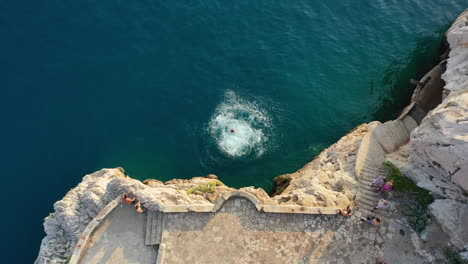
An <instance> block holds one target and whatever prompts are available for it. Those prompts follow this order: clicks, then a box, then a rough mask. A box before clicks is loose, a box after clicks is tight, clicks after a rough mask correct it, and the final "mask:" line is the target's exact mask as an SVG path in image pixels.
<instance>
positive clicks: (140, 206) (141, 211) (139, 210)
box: [135, 202, 145, 214]
mask: <svg viewBox="0 0 468 264" xmlns="http://www.w3.org/2000/svg"><path fill="white" fill-rule="evenodd" d="M135 210H136V211H137V213H139V214H142V213H144V212H145V210H144V209H143V206H142V205H141V202H137V203H136V204H135Z"/></svg>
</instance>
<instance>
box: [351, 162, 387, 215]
mask: <svg viewBox="0 0 468 264" xmlns="http://www.w3.org/2000/svg"><path fill="white" fill-rule="evenodd" d="M375 168H376V169H373V170H372V171H370V170H369V171H368V170H364V171H362V174H361V176H360V180H359V191H358V194H357V195H356V207H355V209H356V211H357V212H359V213H358V214H357V215H356V216H358V217H364V218H365V217H367V216H376V217H383V215H382V213H381V211H379V210H375V211H374V212H372V209H373V208H374V206H375V203H376V202H377V201H378V200H379V199H381V198H384V197H383V194H382V193H381V192H379V191H375V190H374V189H373V187H371V183H372V180H374V179H375V178H377V177H379V176H385V170H384V168H383V166H382V165H380V166H379V167H377V166H376V167H375Z"/></svg>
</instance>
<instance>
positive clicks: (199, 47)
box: [0, 0, 467, 263]
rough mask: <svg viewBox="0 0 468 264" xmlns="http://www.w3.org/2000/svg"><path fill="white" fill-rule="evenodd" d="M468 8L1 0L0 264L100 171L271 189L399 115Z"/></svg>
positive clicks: (33, 240)
mask: <svg viewBox="0 0 468 264" xmlns="http://www.w3.org/2000/svg"><path fill="white" fill-rule="evenodd" d="M466 7H467V1H466V0H426V1H421V0H417V1H414V0H401V1H396V0H393V1H391V0H386V1H376V0H366V1H352V0H340V1H338V0H333V1H305V0H298V1H263V0H254V1H245V0H237V1H219V0H218V1H217V0H213V1H207V0H191V1H185V0H181V1H159V0H143V1H122V0H112V1H111V0H102V1H89V0H88V1H87V0H84V1H71V0H60V1H57V0H53V1H52V0H43V1H22V0H15V1H13V0H10V1H9V0H0V89H1V90H0V91H1V99H2V100H1V104H0V105H1V110H2V111H1V113H2V114H1V115H2V124H3V125H2V129H1V130H0V136H1V137H0V138H1V142H2V144H1V150H2V151H1V153H2V154H1V168H2V179H3V181H2V183H3V184H2V186H3V191H2V193H3V194H2V195H3V197H4V199H3V201H4V205H3V210H2V212H3V213H2V218H3V228H2V230H3V231H2V240H3V243H2V244H3V245H2V250H1V251H2V256H1V259H2V261H4V260H8V261H7V262H5V263H31V262H32V261H33V260H34V258H35V256H36V254H37V252H38V250H39V245H40V240H41V238H42V237H43V235H44V233H43V229H42V219H43V218H44V217H45V216H47V215H48V213H49V212H50V211H51V210H52V204H53V202H54V201H56V200H59V199H61V198H62V197H63V195H64V194H65V193H66V192H67V191H68V190H69V189H70V188H72V187H74V186H75V185H76V184H77V183H78V182H79V181H80V180H81V177H82V176H83V175H85V174H86V173H91V172H93V171H95V170H97V169H100V168H103V167H115V166H122V167H124V168H125V169H126V171H127V172H128V174H130V175H131V176H132V177H135V178H138V179H141V180H143V179H146V178H156V179H160V180H168V179H172V178H191V177H194V176H199V175H206V174H208V173H214V174H217V175H219V176H220V179H221V180H222V181H223V182H225V183H226V184H228V185H230V186H233V187H242V186H248V185H255V186H259V187H263V188H266V189H267V190H270V189H271V186H272V181H271V179H272V178H273V177H274V176H277V175H280V174H284V173H288V172H293V171H295V170H297V169H299V168H300V167H302V166H303V165H304V164H305V163H306V162H308V161H310V160H312V159H313V157H314V156H315V155H317V154H318V153H319V152H320V151H321V150H323V149H324V148H326V147H327V146H329V145H330V144H331V143H333V142H335V141H336V140H337V139H339V138H340V137H341V136H343V135H344V134H345V133H347V132H348V131H350V130H351V129H352V128H354V127H355V126H357V125H359V124H361V123H363V122H367V121H370V120H373V119H379V120H385V119H389V118H392V117H394V116H395V115H396V114H397V112H398V111H399V110H401V108H402V106H404V105H405V104H406V103H407V102H408V99H409V95H410V93H411V86H410V85H409V84H408V80H409V78H413V77H418V76H421V74H422V73H423V72H424V70H426V69H427V68H429V67H430V66H431V64H432V63H433V61H432V59H433V58H434V55H435V54H436V52H437V47H438V45H439V42H440V40H441V37H442V34H443V32H444V30H446V29H447V28H448V26H449V25H450V23H451V22H452V21H453V20H454V19H455V18H456V16H457V15H458V14H459V13H461V12H462V11H463V10H464V9H465V8H466ZM231 130H232V131H231ZM7 200H8V201H9V202H5V201H7Z"/></svg>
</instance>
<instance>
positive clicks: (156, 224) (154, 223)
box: [145, 211, 163, 246]
mask: <svg viewBox="0 0 468 264" xmlns="http://www.w3.org/2000/svg"><path fill="white" fill-rule="evenodd" d="M162 229H163V213H161V212H154V211H148V213H147V217H146V233H145V245H146V246H152V245H159V244H161V235H162Z"/></svg>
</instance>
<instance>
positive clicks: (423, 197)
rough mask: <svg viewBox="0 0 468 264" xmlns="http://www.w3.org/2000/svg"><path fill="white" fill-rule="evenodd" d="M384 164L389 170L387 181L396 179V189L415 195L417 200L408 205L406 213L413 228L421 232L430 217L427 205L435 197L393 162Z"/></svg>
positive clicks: (394, 186)
mask: <svg viewBox="0 0 468 264" xmlns="http://www.w3.org/2000/svg"><path fill="white" fill-rule="evenodd" d="M383 165H384V167H385V168H386V169H387V171H388V174H387V181H391V180H394V181H395V182H394V185H393V188H394V190H395V191H397V192H402V193H406V194H408V195H410V196H411V197H414V199H415V201H416V202H417V203H415V204H412V205H409V206H407V208H406V210H405V211H404V214H405V215H406V216H408V222H409V224H410V225H411V228H413V230H414V231H416V232H418V233H421V232H422V231H423V230H424V228H426V223H427V219H428V215H427V207H428V206H429V204H431V203H432V202H434V197H432V196H431V195H430V194H429V191H427V190H425V189H422V188H420V187H418V186H417V185H416V184H415V183H414V182H413V181H412V180H410V179H409V178H407V177H405V176H404V175H403V173H401V171H400V170H399V169H398V168H397V167H396V166H395V165H394V164H393V163H391V162H389V161H385V162H384V163H383Z"/></svg>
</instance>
